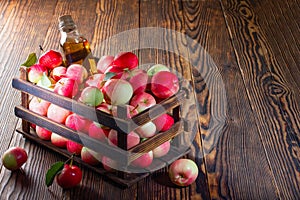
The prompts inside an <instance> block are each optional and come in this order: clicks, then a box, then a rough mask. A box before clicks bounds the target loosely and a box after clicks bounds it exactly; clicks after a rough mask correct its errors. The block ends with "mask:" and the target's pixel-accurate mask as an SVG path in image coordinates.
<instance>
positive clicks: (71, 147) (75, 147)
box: [66, 140, 83, 155]
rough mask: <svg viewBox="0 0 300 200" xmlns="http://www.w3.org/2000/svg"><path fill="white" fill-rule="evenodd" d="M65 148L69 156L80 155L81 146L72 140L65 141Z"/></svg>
mask: <svg viewBox="0 0 300 200" xmlns="http://www.w3.org/2000/svg"><path fill="white" fill-rule="evenodd" d="M66 147H67V150H68V151H69V152H70V153H71V154H76V155H80V153H81V149H82V147H83V146H82V145H81V144H79V143H77V142H74V141H72V140H67V144H66Z"/></svg>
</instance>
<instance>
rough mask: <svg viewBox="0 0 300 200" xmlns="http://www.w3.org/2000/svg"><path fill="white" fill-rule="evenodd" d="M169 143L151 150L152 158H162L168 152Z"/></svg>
mask: <svg viewBox="0 0 300 200" xmlns="http://www.w3.org/2000/svg"><path fill="white" fill-rule="evenodd" d="M170 147H171V143H170V141H166V142H164V143H162V144H161V145H159V146H158V147H156V148H155V149H153V157H154V158H160V157H162V156H165V155H166V154H167V153H168V152H169V151H170Z"/></svg>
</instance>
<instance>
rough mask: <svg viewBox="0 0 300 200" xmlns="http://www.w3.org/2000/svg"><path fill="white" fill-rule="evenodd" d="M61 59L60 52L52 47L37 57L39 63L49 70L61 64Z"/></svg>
mask: <svg viewBox="0 0 300 200" xmlns="http://www.w3.org/2000/svg"><path fill="white" fill-rule="evenodd" d="M62 61H63V58H62V55H61V54H60V52H58V51H55V50H52V49H51V50H49V51H46V52H45V53H43V54H42V55H41V57H40V58H39V63H40V64H41V65H44V66H45V67H47V68H48V69H50V70H51V69H53V68H55V67H58V66H60V65H61V64H62Z"/></svg>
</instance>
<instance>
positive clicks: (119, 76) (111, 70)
mask: <svg viewBox="0 0 300 200" xmlns="http://www.w3.org/2000/svg"><path fill="white" fill-rule="evenodd" d="M124 72H125V71H124V69H123V68H120V67H117V66H110V67H108V68H107V69H106V70H105V72H104V74H105V76H106V75H107V74H108V73H113V74H114V75H113V76H112V77H111V78H112V79H124V78H122V77H123V74H124Z"/></svg>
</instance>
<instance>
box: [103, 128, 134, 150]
mask: <svg viewBox="0 0 300 200" xmlns="http://www.w3.org/2000/svg"><path fill="white" fill-rule="evenodd" d="M108 139H109V141H108V143H109V144H111V145H116V146H117V145H118V132H117V131H116V130H114V129H111V130H110V131H109V134H108ZM139 143H140V136H139V135H138V134H137V133H135V132H133V131H132V132H130V133H129V134H128V135H127V149H130V148H132V147H134V146H136V145H138V144H139Z"/></svg>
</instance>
